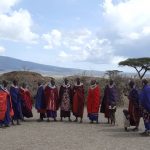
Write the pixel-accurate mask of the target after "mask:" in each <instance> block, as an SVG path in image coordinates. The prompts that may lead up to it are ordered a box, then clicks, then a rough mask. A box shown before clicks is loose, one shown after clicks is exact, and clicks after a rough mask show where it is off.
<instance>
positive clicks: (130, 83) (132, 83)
mask: <svg viewBox="0 0 150 150" xmlns="http://www.w3.org/2000/svg"><path fill="white" fill-rule="evenodd" d="M134 85H135V83H134V81H132V80H131V81H130V82H129V87H130V88H133V87H134Z"/></svg>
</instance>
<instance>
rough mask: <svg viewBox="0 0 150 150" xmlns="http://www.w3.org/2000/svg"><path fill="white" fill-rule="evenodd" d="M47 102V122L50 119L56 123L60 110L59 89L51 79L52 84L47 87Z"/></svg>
mask: <svg viewBox="0 0 150 150" xmlns="http://www.w3.org/2000/svg"><path fill="white" fill-rule="evenodd" d="M44 93H45V102H46V112H47V118H48V119H47V121H49V118H53V119H54V121H57V120H56V117H57V110H58V98H59V97H58V89H57V87H56V85H55V80H54V79H51V82H50V83H49V84H48V85H47V86H46V87H45V91H44Z"/></svg>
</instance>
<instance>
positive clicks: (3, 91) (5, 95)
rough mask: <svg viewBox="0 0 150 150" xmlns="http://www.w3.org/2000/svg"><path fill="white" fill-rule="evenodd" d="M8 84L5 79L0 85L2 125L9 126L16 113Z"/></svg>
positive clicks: (0, 117) (0, 121) (0, 124)
mask: <svg viewBox="0 0 150 150" xmlns="http://www.w3.org/2000/svg"><path fill="white" fill-rule="evenodd" d="M7 84H8V83H7V82H6V81H5V80H4V81H3V83H2V86H0V127H3V126H5V127H9V126H10V122H11V120H12V117H13V115H14V112H13V108H12V102H11V96H10V93H9V91H8V90H7Z"/></svg>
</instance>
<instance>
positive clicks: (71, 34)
mask: <svg viewBox="0 0 150 150" xmlns="http://www.w3.org/2000/svg"><path fill="white" fill-rule="evenodd" d="M42 37H43V39H45V40H46V41H47V43H48V44H47V45H45V46H44V48H46V49H56V48H57V49H62V50H61V51H60V52H59V54H58V56H59V60H60V61H63V62H64V61H73V62H76V61H78V62H91V63H95V64H99V63H101V64H108V63H116V62H117V61H114V50H113V47H112V45H111V41H109V40H108V39H105V38H100V37H98V36H97V35H96V34H94V33H92V31H90V30H89V29H87V28H84V29H80V30H76V31H67V32H61V31H59V30H56V29H54V30H52V31H50V32H49V33H47V34H44V35H43V36H42ZM116 57H117V56H116ZM117 58H122V57H119V56H118V57H117ZM117 60H120V59H117Z"/></svg>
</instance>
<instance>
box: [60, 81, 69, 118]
mask: <svg viewBox="0 0 150 150" xmlns="http://www.w3.org/2000/svg"><path fill="white" fill-rule="evenodd" d="M59 104H60V117H61V121H62V120H63V118H66V117H68V121H71V119H70V117H71V110H72V89H71V85H70V84H69V81H68V79H67V78H65V79H64V83H63V85H61V87H60V90H59Z"/></svg>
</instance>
